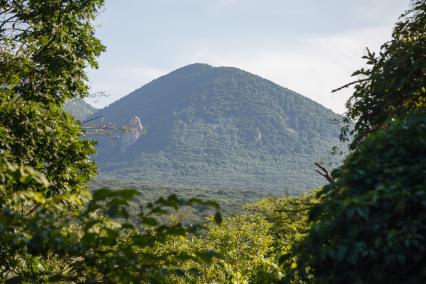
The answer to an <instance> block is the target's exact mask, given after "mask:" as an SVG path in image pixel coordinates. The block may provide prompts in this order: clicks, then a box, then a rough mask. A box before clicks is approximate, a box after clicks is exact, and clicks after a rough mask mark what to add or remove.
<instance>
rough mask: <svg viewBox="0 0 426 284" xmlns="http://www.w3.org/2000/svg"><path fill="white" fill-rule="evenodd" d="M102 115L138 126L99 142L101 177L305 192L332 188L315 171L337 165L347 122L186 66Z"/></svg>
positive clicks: (230, 71)
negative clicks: (337, 149) (327, 164)
mask: <svg viewBox="0 0 426 284" xmlns="http://www.w3.org/2000/svg"><path fill="white" fill-rule="evenodd" d="M94 116H103V117H104V122H106V123H110V122H111V123H114V124H115V125H117V126H121V125H124V126H126V125H127V126H128V125H129V123H130V124H131V125H132V127H130V131H128V132H125V133H120V132H117V133H116V134H117V135H118V136H120V137H119V138H117V139H112V140H111V139H102V138H100V139H99V144H98V154H97V156H96V157H95V160H96V161H97V163H98V165H99V167H100V173H101V175H106V176H113V177H117V178H120V179H127V180H143V181H144V182H152V183H155V184H163V185H167V184H168V185H184V186H188V185H189V186H207V187H214V188H234V189H258V190H266V191H268V192H281V193H282V192H301V191H305V190H307V189H311V188H313V187H317V186H320V185H322V184H323V183H324V181H323V179H322V177H320V176H319V175H317V174H316V173H315V171H314V162H316V161H323V162H324V161H325V162H338V160H339V159H338V158H336V157H334V156H331V155H330V149H331V148H332V147H333V146H336V145H338V144H339V140H338V136H339V133H340V125H339V124H340V121H341V117H340V116H339V115H337V114H335V113H333V112H332V111H331V110H329V109H327V108H325V107H323V106H321V105H320V104H318V103H316V102H314V101H312V100H310V99H308V98H306V97H304V96H302V95H300V94H298V93H296V92H294V91H291V90H290V89H287V88H284V87H281V86H279V85H277V84H275V83H273V82H271V81H269V80H266V79H263V78H261V77H259V76H256V75H253V74H251V73H248V72H245V71H243V70H240V69H237V68H232V67H212V66H210V65H206V64H192V65H188V66H185V67H183V68H180V69H178V70H175V71H173V72H171V73H169V74H167V75H165V76H163V77H160V78H158V79H156V80H154V81H152V82H151V83H149V84H147V85H145V86H143V87H141V88H140V89H137V90H136V91H134V92H132V93H130V94H129V95H127V96H125V97H123V98H121V99H120V100H118V101H116V102H114V103H112V104H111V105H109V106H108V107H106V108H104V109H102V110H99V111H98V112H96V113H95V114H94Z"/></svg>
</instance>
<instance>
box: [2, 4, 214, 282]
mask: <svg viewBox="0 0 426 284" xmlns="http://www.w3.org/2000/svg"><path fill="white" fill-rule="evenodd" d="M102 4H103V1H102V0H0V279H1V281H3V280H4V281H7V282H12V283H44V282H58V281H59V282H60V281H63V282H67V283H81V282H103V283H111V282H121V283H135V282H138V283H139V282H143V281H150V280H152V277H153V275H164V273H167V272H168V263H167V261H166V260H167V257H166V255H162V254H153V249H152V248H153V247H155V246H156V245H157V244H158V243H162V242H166V241H167V240H168V238H170V236H176V235H185V234H186V233H187V231H188V228H185V227H184V226H182V225H181V224H180V223H177V224H171V223H167V222H162V219H164V218H162V217H164V215H166V216H168V215H169V214H170V212H171V211H173V210H177V209H178V208H179V207H181V206H192V205H193V204H194V203H198V204H202V205H207V206H213V207H215V208H216V209H218V206H217V204H215V203H213V202H206V201H202V200H197V199H190V200H181V199H178V198H177V197H176V196H173V195H172V196H169V197H168V198H160V199H159V200H157V201H156V202H153V203H149V204H145V205H142V204H138V203H137V200H136V197H137V195H138V193H137V192H136V191H135V190H131V189H123V190H117V191H112V190H108V189H100V190H98V191H95V192H94V193H93V195H91V194H90V193H89V192H88V190H87V181H88V180H89V178H90V177H92V176H93V175H94V173H95V165H94V163H93V162H92V161H91V160H90V155H91V154H93V153H94V144H93V143H92V142H89V141H85V140H82V139H81V136H82V135H83V134H84V131H83V130H82V128H81V125H80V123H79V122H78V121H76V120H75V119H74V118H72V117H71V116H70V115H69V114H67V113H66V112H65V111H64V109H63V103H64V101H65V100H66V99H72V98H76V97H80V98H82V97H84V96H85V95H87V92H88V85H87V75H86V71H85V69H86V67H95V68H96V67H97V63H96V57H97V56H98V55H99V54H100V53H101V52H102V51H103V50H104V47H103V46H102V44H101V43H100V42H99V40H98V39H97V38H96V37H95V36H94V28H93V25H92V20H93V19H94V17H95V15H96V13H97V12H98V10H99V9H100V7H101V6H102ZM131 203H134V204H135V205H134V207H130V205H131ZM132 208H133V209H134V208H137V209H134V210H131V209H132ZM132 211H133V212H132ZM216 216H217V218H216V220H217V221H220V214H219V213H217V214H216ZM178 259H179V258H177V260H178ZM160 270H161V271H162V272H163V274H160V273H154V272H158V271H160Z"/></svg>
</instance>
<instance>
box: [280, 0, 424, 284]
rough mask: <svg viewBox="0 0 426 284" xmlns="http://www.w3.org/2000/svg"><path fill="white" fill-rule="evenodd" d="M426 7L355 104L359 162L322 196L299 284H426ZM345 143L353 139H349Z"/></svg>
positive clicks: (403, 21)
mask: <svg viewBox="0 0 426 284" xmlns="http://www.w3.org/2000/svg"><path fill="white" fill-rule="evenodd" d="M425 8H426V2H425V1H415V2H414V3H413V6H412V9H411V10H409V11H408V12H406V13H404V14H403V15H402V17H401V18H400V21H399V22H398V23H397V24H396V27H395V29H394V33H393V40H392V41H390V42H388V43H386V44H384V45H383V46H382V52H381V53H380V55H379V57H375V56H374V54H373V53H370V52H369V54H368V56H367V59H368V64H370V65H371V68H369V69H367V70H364V69H362V70H360V71H358V72H356V73H355V75H357V74H361V75H365V76H366V78H365V79H362V80H360V81H358V83H357V85H356V86H355V93H354V95H353V96H352V97H351V99H350V100H349V102H348V115H349V117H350V118H354V119H357V121H356V125H355V131H356V133H355V140H354V141H353V143H352V145H351V147H352V152H351V154H350V155H349V156H348V157H347V158H346V160H345V161H344V164H343V165H342V166H341V167H340V168H339V169H337V170H335V171H333V173H332V182H331V183H330V184H329V185H327V186H325V187H324V188H323V189H321V190H320V191H319V193H318V196H319V197H320V198H321V200H322V201H321V203H319V204H318V205H316V206H314V207H313V208H312V209H311V210H310V221H311V222H312V225H311V228H310V231H309V234H308V235H307V237H306V238H304V239H303V240H301V241H300V242H298V244H296V245H295V246H294V248H293V250H292V252H293V254H294V255H295V256H296V263H297V269H296V270H295V271H293V272H291V270H290V269H288V270H289V271H290V272H291V273H289V274H287V276H288V279H289V281H295V282H297V281H299V280H301V281H305V282H314V283H402V282H403V283H423V282H425V281H426V270H425V268H424V262H425V255H426V254H425V251H426V246H425V245H424V244H425V236H426V215H425V212H426V211H425V209H426V208H425V206H426V199H425V197H426V195H425V194H426V192H425V189H426V180H425V177H426V175H425V173H426V163H425V161H426V159H425V158H426V152H425V150H426V144H425V143H426V136H425V135H426V111H425V100H426V92H425V86H426V84H425V78H426V76H425V70H426V60H425V59H426V52H425V51H426V50H425V46H426V45H425V38H426V28H425V27H426V26H425V24H426V9H425ZM343 134H345V133H343Z"/></svg>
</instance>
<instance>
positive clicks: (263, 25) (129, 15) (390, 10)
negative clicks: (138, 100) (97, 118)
mask: <svg viewBox="0 0 426 284" xmlns="http://www.w3.org/2000/svg"><path fill="white" fill-rule="evenodd" d="M409 3H410V1H409V0H121V1H117V0H106V3H105V9H104V10H103V11H102V12H101V14H100V15H99V17H98V19H97V21H96V25H97V35H98V37H99V38H100V39H101V40H102V41H103V43H104V44H105V45H106V47H107V51H106V52H105V53H104V54H103V55H102V56H101V57H100V58H99V63H100V68H99V69H98V70H91V71H90V72H89V77H90V83H91V86H92V91H93V92H98V91H104V92H106V93H107V94H108V95H109V96H108V97H104V98H98V99H96V100H89V101H90V102H91V103H93V104H94V105H96V106H98V107H102V106H104V105H107V104H109V103H111V102H113V101H115V100H116V99H118V98H120V97H122V96H125V95H127V94H128V93H129V92H131V91H133V90H135V89H137V88H139V87H141V86H142V85H144V84H146V83H148V82H150V81H151V80H153V79H155V78H157V77H159V76H161V75H164V74H166V73H168V72H170V71H173V70H174V69H177V68H179V67H182V66H184V65H188V64H191V63H196V62H198V63H208V64H211V65H213V66H234V67H238V68H241V69H244V70H246V71H249V72H251V73H255V74H258V75H260V76H262V77H264V78H267V79H269V80H272V81H274V82H275V83H277V84H279V85H282V86H285V87H287V88H289V89H292V90H294V91H296V92H299V93H301V94H303V95H304V96H307V97H309V98H311V99H313V100H315V101H317V102H319V103H321V104H323V105H324V106H326V107H328V108H331V109H332V110H334V111H335V112H338V113H343V112H344V103H345V101H346V99H347V97H348V94H349V91H350V90H347V91H344V92H343V93H339V94H331V90H332V89H333V88H336V87H339V86H341V85H343V84H345V83H347V82H349V81H350V80H351V78H350V74H351V73H352V72H353V71H355V70H356V69H358V68H359V67H362V66H363V61H362V60H361V56H362V55H363V54H364V53H365V47H366V46H368V47H370V48H372V49H373V50H378V47H379V46H380V45H381V44H382V43H383V42H384V41H386V40H389V39H390V36H391V31H392V27H393V24H394V23H395V21H396V20H397V18H398V16H399V15H400V14H401V13H402V12H403V11H404V10H405V9H407V8H408V7H409Z"/></svg>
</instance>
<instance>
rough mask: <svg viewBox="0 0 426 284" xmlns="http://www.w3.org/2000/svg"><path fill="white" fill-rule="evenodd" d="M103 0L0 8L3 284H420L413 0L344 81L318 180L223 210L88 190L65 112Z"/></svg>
mask: <svg viewBox="0 0 426 284" xmlns="http://www.w3.org/2000/svg"><path fill="white" fill-rule="evenodd" d="M103 2H104V1H103V0H49V1H45V0H0V283H425V282H426V265H425V263H426V240H425V238H426V1H425V0H416V1H412V3H411V4H410V7H408V8H407V11H406V12H404V13H403V14H402V15H401V16H400V18H399V19H398V20H397V21H396V23H395V25H394V28H393V32H392V38H391V40H390V41H388V42H385V43H383V45H382V46H381V48H380V51H379V52H378V53H375V52H373V51H370V50H369V49H367V51H366V54H365V56H364V57H363V58H364V60H365V64H366V66H365V67H364V68H361V69H359V70H356V71H354V73H353V75H352V76H353V81H352V82H350V83H348V84H346V85H344V86H342V87H340V88H338V89H336V90H335V91H336V92H338V91H339V90H340V89H342V88H346V87H348V86H354V92H353V94H352V95H351V97H350V99H349V100H348V101H347V103H346V108H347V111H346V116H345V118H344V122H345V124H344V126H343V127H342V129H341V133H340V139H341V141H342V142H344V141H346V142H348V143H350V147H349V148H350V149H349V153H348V155H347V156H346V158H345V159H344V160H343V162H342V164H341V165H340V166H339V167H338V168H337V169H335V170H333V171H332V172H331V173H323V175H324V176H325V177H326V178H327V180H328V181H327V184H326V185H325V186H323V187H320V188H315V189H311V190H310V191H308V192H305V193H299V194H294V195H285V196H282V197H271V196H269V197H268V196H266V197H262V196H259V197H261V199H260V200H258V201H251V200H250V202H251V203H248V204H246V205H244V207H243V208H241V209H239V210H234V211H233V212H227V213H226V214H224V212H223V210H222V209H221V207H222V206H221V204H220V203H218V202H216V201H212V200H211V199H210V198H209V196H208V195H207V196H190V194H186V195H184V196H180V194H179V190H175V191H174V194H171V195H168V196H166V195H165V196H158V197H157V198H156V200H153V201H150V202H144V196H143V191H139V190H137V189H134V188H133V186H131V187H130V186H129V188H114V189H109V188H100V189H97V190H89V182H91V180H92V178H94V177H95V175H96V171H97V166H96V164H95V162H94V161H93V160H92V159H91V158H90V157H91V155H93V154H94V153H95V143H94V142H91V141H90V140H87V139H84V137H85V135H84V134H85V131H86V129H85V126H84V124H82V123H81V122H80V121H78V120H77V119H76V118H74V117H73V116H71V115H70V114H69V113H68V112H67V111H66V110H65V109H64V103H65V102H66V101H68V100H73V99H78V98H84V97H86V96H87V95H88V93H89V85H88V82H87V81H88V75H87V67H91V68H97V67H98V62H97V58H98V57H99V55H100V54H101V53H102V52H103V51H104V50H105V47H104V46H103V45H102V43H101V42H100V40H99V39H97V38H96V37H95V26H94V24H93V21H94V19H95V17H96V15H97V14H98V13H99V11H100V10H101V9H102V6H103V4H104V3H103ZM348 81H349V80H348ZM352 126H353V127H352ZM313 162H315V161H313ZM164 192H165V191H164ZM160 193H161V192H160ZM215 194H217V195H220V194H225V193H221V192H216V193H215ZM227 194H230V193H227ZM225 207H226V206H225ZM193 215H197V216H202V218H198V219H193V218H192V219H191V218H189V219H188V216H193Z"/></svg>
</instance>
